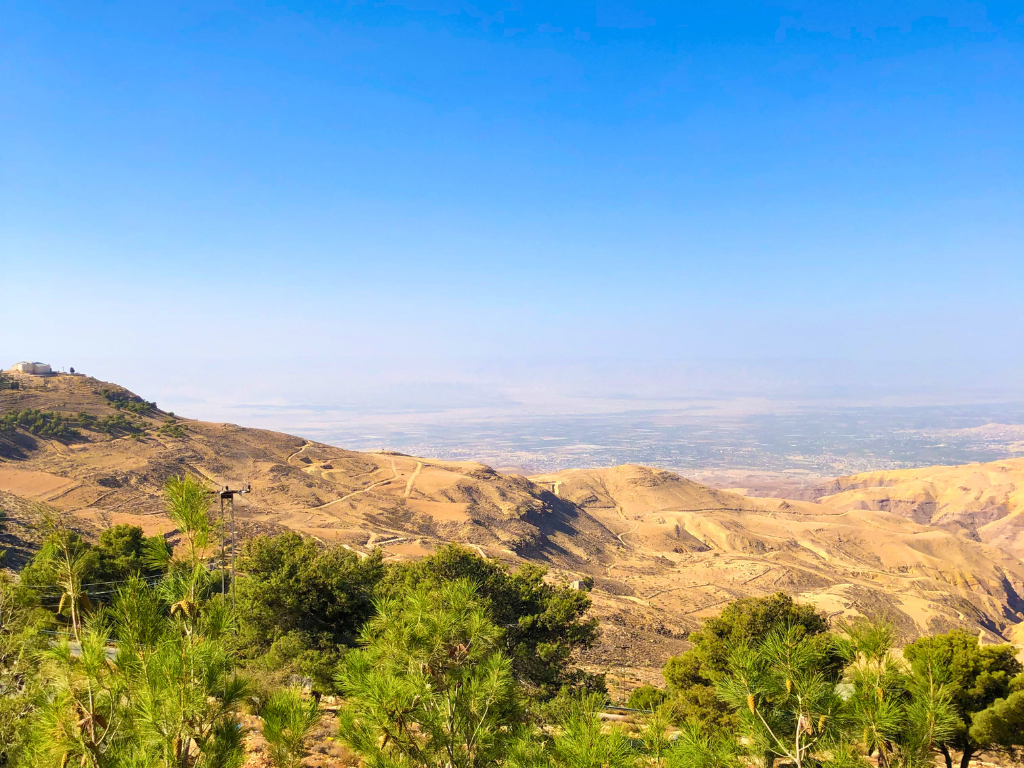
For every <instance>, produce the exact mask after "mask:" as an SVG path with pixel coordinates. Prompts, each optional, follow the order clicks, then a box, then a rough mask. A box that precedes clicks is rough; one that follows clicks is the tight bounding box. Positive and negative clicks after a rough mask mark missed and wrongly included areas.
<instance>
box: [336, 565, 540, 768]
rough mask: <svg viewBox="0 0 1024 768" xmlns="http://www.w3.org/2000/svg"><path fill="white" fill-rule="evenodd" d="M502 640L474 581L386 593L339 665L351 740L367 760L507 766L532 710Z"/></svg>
mask: <svg viewBox="0 0 1024 768" xmlns="http://www.w3.org/2000/svg"><path fill="white" fill-rule="evenodd" d="M501 639H502V638H501V630H500V629H499V628H498V627H496V626H495V625H494V623H493V622H491V621H490V619H489V618H488V616H487V610H486V609H485V607H484V605H483V604H482V603H481V602H480V601H479V600H478V599H477V597H476V591H475V588H474V586H473V585H472V583H470V582H468V581H465V580H460V581H456V582H449V583H447V584H444V585H441V586H439V587H436V588H434V587H430V586H428V585H426V584H420V585H419V586H417V587H415V588H414V589H412V590H410V591H409V592H407V593H405V594H404V595H401V596H397V597H392V598H386V599H382V600H381V601H380V602H379V603H378V613H377V615H376V616H375V617H374V618H372V619H371V620H370V621H368V622H367V624H366V626H365V627H364V628H363V632H362V636H361V644H362V646H363V648H362V649H361V650H358V651H353V652H351V653H350V654H348V655H347V656H346V657H345V663H344V665H343V666H342V669H341V672H340V673H339V680H338V682H339V685H340V687H341V689H342V690H343V691H344V694H345V696H346V699H347V702H346V706H345V708H344V709H343V710H341V712H339V731H340V734H341V736H342V738H343V739H344V740H345V741H346V742H347V743H348V744H349V745H351V746H352V747H353V748H354V749H356V750H357V751H359V752H360V753H361V754H362V755H363V756H364V759H365V763H366V764H367V765H377V766H385V765H406V766H410V765H416V766H439V765H440V766H450V767H451V768H486V766H492V765H496V764H498V763H499V762H500V761H501V760H502V759H503V758H504V756H505V755H506V754H507V752H508V749H509V747H510V746H511V745H512V744H513V743H514V742H515V741H516V738H517V733H516V726H517V725H519V724H520V723H521V722H522V717H523V713H522V709H521V707H520V702H519V697H518V691H517V686H516V681H515V678H514V677H513V675H512V665H511V663H510V661H509V659H508V657H507V656H505V655H504V654H503V653H502V652H501Z"/></svg>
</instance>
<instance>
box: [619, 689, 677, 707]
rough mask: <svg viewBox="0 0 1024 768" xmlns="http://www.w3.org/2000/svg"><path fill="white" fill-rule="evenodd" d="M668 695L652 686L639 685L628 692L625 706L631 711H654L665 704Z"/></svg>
mask: <svg viewBox="0 0 1024 768" xmlns="http://www.w3.org/2000/svg"><path fill="white" fill-rule="evenodd" d="M667 696H668V693H667V692H666V691H665V690H664V689H662V688H655V687H654V686H653V685H641V686H640V687H639V688H634V689H633V690H632V691H630V692H629V699H628V700H627V702H626V706H627V707H630V708H632V709H646V710H655V709H657V708H658V707H660V706H661V705H662V704H664V703H665V699H666V698H667Z"/></svg>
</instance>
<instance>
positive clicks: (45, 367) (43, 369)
mask: <svg viewBox="0 0 1024 768" xmlns="http://www.w3.org/2000/svg"><path fill="white" fill-rule="evenodd" d="M11 371H13V372H15V373H29V374H32V375H33V376H46V375H48V374H51V373H53V369H52V368H50V366H49V364H48V363H30V362H28V361H26V360H22V361H21V362H20V363H15V364H14V365H12V366H11Z"/></svg>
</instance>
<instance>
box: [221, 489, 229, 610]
mask: <svg viewBox="0 0 1024 768" xmlns="http://www.w3.org/2000/svg"><path fill="white" fill-rule="evenodd" d="M224 487H225V488H227V486H224ZM220 523H221V525H224V494H223V493H222V494H220ZM227 569H228V557H227V552H226V551H225V549H224V534H223V533H222V534H221V537H220V593H221V595H223V594H224V593H225V592H227V586H226V584H225V578H226V576H225V572H226V571H227Z"/></svg>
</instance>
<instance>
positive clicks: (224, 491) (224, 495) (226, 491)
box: [220, 483, 252, 610]
mask: <svg viewBox="0 0 1024 768" xmlns="http://www.w3.org/2000/svg"><path fill="white" fill-rule="evenodd" d="M251 492H252V486H251V485H249V484H248V483H246V486H245V487H244V488H239V489H237V490H232V489H231V488H229V487H228V486H226V485H225V486H224V487H223V488H221V491H220V519H221V521H223V520H224V499H227V500H228V502H230V507H231V610H234V609H235V495H236V494H239V493H251ZM220 546H221V562H222V564H224V565H226V563H224V562H223V560H224V558H223V552H224V538H223V537H221V540H220ZM220 579H221V581H220V584H221V594H224V569H223V567H222V569H221V572H220Z"/></svg>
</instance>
